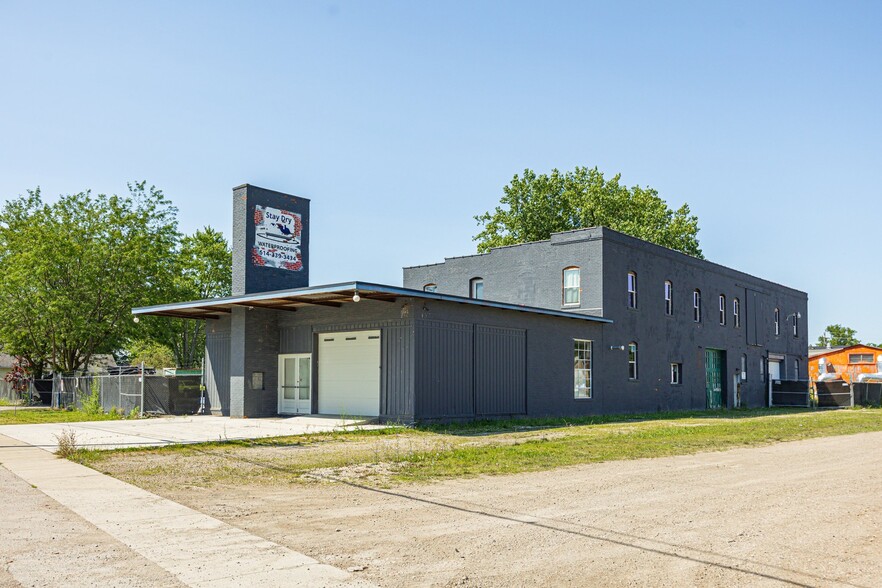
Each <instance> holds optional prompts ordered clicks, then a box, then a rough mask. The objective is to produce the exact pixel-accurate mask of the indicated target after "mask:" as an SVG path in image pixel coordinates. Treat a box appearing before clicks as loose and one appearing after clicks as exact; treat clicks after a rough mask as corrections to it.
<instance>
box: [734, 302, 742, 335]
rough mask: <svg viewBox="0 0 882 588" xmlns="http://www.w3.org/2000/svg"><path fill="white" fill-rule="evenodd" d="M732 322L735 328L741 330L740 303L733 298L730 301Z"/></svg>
mask: <svg viewBox="0 0 882 588" xmlns="http://www.w3.org/2000/svg"><path fill="white" fill-rule="evenodd" d="M732 320H733V321H734V322H735V328H736V329H740V328H741V301H740V300H738V299H737V298H735V299H734V300H732Z"/></svg>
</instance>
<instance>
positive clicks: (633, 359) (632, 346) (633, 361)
mask: <svg viewBox="0 0 882 588" xmlns="http://www.w3.org/2000/svg"><path fill="white" fill-rule="evenodd" d="M628 379H630V380H636V379H637V344H636V343H634V342H633V341H632V342H631V343H628Z"/></svg>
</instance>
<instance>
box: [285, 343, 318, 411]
mask: <svg viewBox="0 0 882 588" xmlns="http://www.w3.org/2000/svg"><path fill="white" fill-rule="evenodd" d="M311 412H312V355H310V354H309V353H296V354H289V355H280V356H279V414H309V413H311Z"/></svg>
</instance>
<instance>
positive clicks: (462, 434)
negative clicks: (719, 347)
mask: <svg viewBox="0 0 882 588" xmlns="http://www.w3.org/2000/svg"><path fill="white" fill-rule="evenodd" d="M870 431H882V410H880V409H854V410H837V411H817V410H777V409H772V410H769V409H760V410H735V411H719V412H695V413H668V414H660V415H659V414H653V415H631V416H627V417H624V416H616V417H601V418H593V419H542V420H539V419H532V420H531V419H523V420H514V421H503V422H499V421H496V422H492V421H488V422H479V423H470V424H460V425H448V426H438V425H436V426H430V427H416V428H405V427H398V428H393V429H388V430H384V431H353V432H342V433H329V434H317V435H308V436H301V437H286V438H274V439H261V440H257V441H253V442H242V441H236V442H217V443H207V444H199V445H188V446H175V447H165V448H155V449H141V448H138V449H129V450H116V451H84V450H80V451H79V452H78V453H77V454H76V455H75V456H74V457H73V459H75V460H77V461H79V462H81V463H85V464H87V465H91V466H93V467H96V468H98V469H100V470H101V471H104V472H108V473H110V474H112V475H115V476H118V477H120V478H122V479H125V480H127V481H130V482H133V483H135V484H139V485H143V486H147V487H150V486H153V487H156V488H158V487H160V486H166V487H169V486H177V487H181V486H188V485H198V486H200V487H205V486H210V485H212V484H279V483H281V484H290V483H294V482H302V481H304V480H310V479H315V478H317V477H320V478H325V479H332V480H333V479H345V480H347V481H352V480H353V479H357V480H358V481H359V482H369V483H376V484H389V483H401V482H414V481H428V480H435V479H442V478H452V477H468V476H476V475H493V474H511V473H518V472H529V471H541V470H551V469H554V468H559V467H564V466H570V465H577V464H586V463H593V462H601V461H612V460H625V459H637V458H651V457H662V456H671V455H685V454H692V453H697V452H701V451H720V450H724V449H730V448H734V447H749V446H758V445H766V444H770V443H777V442H781V441H795V440H800V439H809V438H813V437H825V436H834V435H850V434H854V433H863V432H870Z"/></svg>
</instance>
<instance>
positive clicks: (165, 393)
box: [51, 374, 202, 415]
mask: <svg viewBox="0 0 882 588" xmlns="http://www.w3.org/2000/svg"><path fill="white" fill-rule="evenodd" d="M93 387H94V389H95V390H96V391H97V394H98V401H99V403H100V405H101V408H102V409H103V410H104V411H105V412H111V411H113V410H114V409H115V410H116V411H117V412H122V413H129V412H132V411H135V412H143V413H146V414H177V415H182V414H197V413H198V412H200V409H201V406H202V376H201V375H188V376H171V377H169V376H162V375H150V374H146V375H144V376H142V375H140V374H127V375H117V376H103V375H85V376H56V377H55V378H53V379H52V392H51V406H52V407H53V408H67V407H70V408H82V407H83V401H84V400H86V399H87V398H89V397H90V396H91V394H92V390H93Z"/></svg>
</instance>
